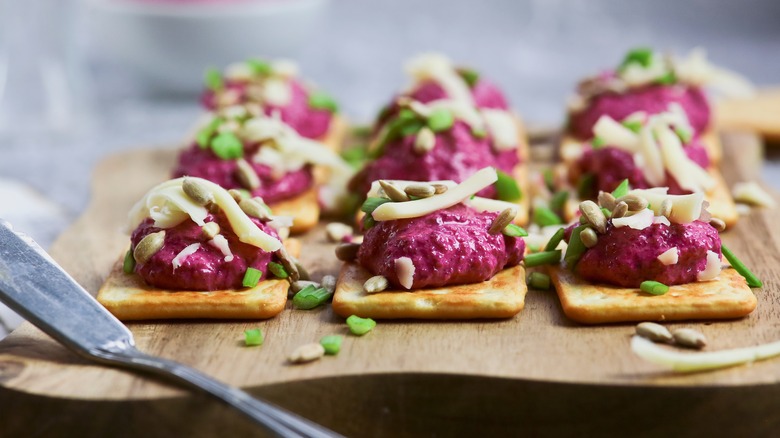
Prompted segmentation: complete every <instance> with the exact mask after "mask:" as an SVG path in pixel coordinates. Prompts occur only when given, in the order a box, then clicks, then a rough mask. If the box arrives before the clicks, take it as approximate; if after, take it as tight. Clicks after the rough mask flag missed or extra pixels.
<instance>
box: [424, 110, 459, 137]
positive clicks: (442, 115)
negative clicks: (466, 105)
mask: <svg viewBox="0 0 780 438" xmlns="http://www.w3.org/2000/svg"><path fill="white" fill-rule="evenodd" d="M427 123H428V127H429V128H431V131H433V132H442V131H446V130H448V129H450V128H452V125H453V124H454V123H455V117H453V115H452V113H451V112H450V111H449V110H446V109H437V110H434V111H433V112H432V113H431V115H430V116H428V121H427Z"/></svg>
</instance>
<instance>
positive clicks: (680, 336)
mask: <svg viewBox="0 0 780 438" xmlns="http://www.w3.org/2000/svg"><path fill="white" fill-rule="evenodd" d="M672 336H673V337H674V342H675V343H676V344H677V345H679V346H681V347H686V348H695V349H701V348H703V347H704V346H705V345H707V338H705V337H704V335H703V334H702V333H700V332H697V331H696V330H693V329H689V328H681V329H677V330H674V331H673V332H672Z"/></svg>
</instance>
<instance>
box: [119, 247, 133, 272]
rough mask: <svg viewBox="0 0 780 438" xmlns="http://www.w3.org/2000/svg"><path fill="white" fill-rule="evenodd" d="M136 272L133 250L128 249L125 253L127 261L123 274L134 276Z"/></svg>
mask: <svg viewBox="0 0 780 438" xmlns="http://www.w3.org/2000/svg"><path fill="white" fill-rule="evenodd" d="M134 270H135V257H133V250H132V249H128V250H127V252H126V253H125V261H124V262H123V263H122V272H124V273H125V274H132V273H133V271H134Z"/></svg>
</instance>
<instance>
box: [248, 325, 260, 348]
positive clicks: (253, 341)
mask: <svg viewBox="0 0 780 438" xmlns="http://www.w3.org/2000/svg"><path fill="white" fill-rule="evenodd" d="M264 340H265V337H264V336H263V331H262V330H260V329H259V328H256V329H250V330H245V331H244V344H245V345H246V346H247V347H252V346H255V345H263V341H264Z"/></svg>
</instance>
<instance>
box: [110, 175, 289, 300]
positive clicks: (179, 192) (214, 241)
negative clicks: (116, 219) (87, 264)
mask: <svg viewBox="0 0 780 438" xmlns="http://www.w3.org/2000/svg"><path fill="white" fill-rule="evenodd" d="M129 219H130V228H131V229H132V234H131V243H132V246H131V248H130V251H128V255H127V256H126V258H125V266H124V270H125V272H126V273H128V274H130V273H135V274H137V275H139V276H140V277H141V278H143V279H144V281H145V282H146V283H147V284H149V285H151V286H154V287H157V288H161V289H168V290H196V291H210V290H224V289H241V288H242V287H254V286H256V285H257V283H258V282H259V281H260V280H261V279H267V278H277V277H279V278H288V277H289V278H295V277H297V275H298V273H297V269H296V268H295V264H294V260H293V259H292V258H291V257H290V256H289V255H288V254H287V253H286V251H285V250H284V247H283V246H282V244H281V242H280V240H279V234H286V232H287V229H286V227H288V226H289V225H290V224H291V221H290V220H289V218H283V217H274V216H271V212H270V209H268V207H267V206H266V205H265V204H264V203H263V201H262V200H261V199H260V198H250V197H242V196H241V195H240V194H239V193H238V192H236V191H233V192H231V193H229V192H228V191H226V190H225V189H223V188H221V187H219V186H218V185H216V184H213V183H211V182H209V181H206V180H203V179H200V178H179V179H174V180H170V181H167V182H164V183H162V184H160V185H158V186H157V187H155V188H153V189H152V190H151V191H149V193H147V194H146V195H145V196H144V198H142V199H141V200H140V201H139V202H138V203H137V204H136V205H135V206H134V207H133V210H132V211H131V213H130V218H129Z"/></svg>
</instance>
